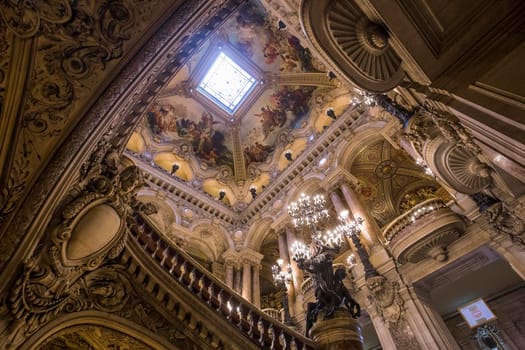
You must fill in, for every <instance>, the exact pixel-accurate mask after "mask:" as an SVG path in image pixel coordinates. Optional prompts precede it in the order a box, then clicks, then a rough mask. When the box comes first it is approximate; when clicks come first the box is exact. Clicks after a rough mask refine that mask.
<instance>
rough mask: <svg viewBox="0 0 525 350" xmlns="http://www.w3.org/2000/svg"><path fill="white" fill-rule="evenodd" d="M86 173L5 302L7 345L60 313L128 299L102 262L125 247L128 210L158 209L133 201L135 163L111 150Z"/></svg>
mask: <svg viewBox="0 0 525 350" xmlns="http://www.w3.org/2000/svg"><path fill="white" fill-rule="evenodd" d="M83 173H84V179H83V180H84V181H80V182H79V185H78V187H77V188H75V189H73V190H72V191H71V194H70V196H69V197H68V202H67V204H65V205H64V206H63V207H62V209H61V210H59V212H58V213H57V217H56V218H55V219H54V220H53V222H54V224H51V225H50V228H49V229H48V231H47V233H46V240H45V241H44V242H43V243H41V245H40V247H39V249H38V251H37V253H36V254H34V255H33V256H32V257H31V258H30V259H29V260H28V261H27V262H26V263H25V264H24V266H23V271H22V273H21V275H20V277H19V278H18V279H17V280H16V282H15V283H14V286H13V288H12V289H11V292H10V295H9V296H8V297H7V299H6V300H4V304H3V310H2V311H3V317H2V323H1V324H0V334H4V336H3V337H0V338H1V339H5V340H4V341H3V345H4V346H16V345H17V344H18V343H20V341H22V340H24V339H25V338H26V337H27V336H29V335H31V334H32V333H34V332H35V331H37V330H38V329H39V328H40V327H41V326H42V325H43V324H46V323H47V322H48V321H50V320H51V319H54V318H55V317H56V316H57V315H58V314H59V313H61V312H74V311H80V310H85V309H89V308H96V309H98V310H102V311H108V312H112V311H115V308H119V307H120V305H123V304H125V303H126V302H127V298H128V297H129V293H128V292H127V290H129V289H130V286H129V284H128V283H127V282H125V278H123V277H122V276H121V274H120V273H119V272H118V271H116V270H112V269H108V268H100V269H99V267H101V266H102V265H103V264H104V262H105V261H106V260H111V259H114V258H116V257H117V256H118V255H119V254H120V253H121V252H122V250H123V248H124V243H125V240H126V237H127V230H128V228H127V224H128V221H130V220H133V219H132V217H131V216H129V214H130V213H131V212H132V210H142V211H144V212H147V213H151V212H152V211H154V210H155V209H154V208H152V207H151V206H149V205H143V204H141V203H140V202H138V201H137V200H136V198H135V191H136V190H137V189H138V187H139V186H140V185H141V184H142V176H141V174H140V172H139V170H138V168H137V167H135V166H120V165H119V164H118V155H117V154H116V153H114V152H109V153H108V154H106V155H105V156H104V157H103V158H102V161H100V162H99V163H96V165H95V166H93V167H91V168H86V169H84V171H83ZM97 269H98V270H97ZM0 344H1V343H0Z"/></svg>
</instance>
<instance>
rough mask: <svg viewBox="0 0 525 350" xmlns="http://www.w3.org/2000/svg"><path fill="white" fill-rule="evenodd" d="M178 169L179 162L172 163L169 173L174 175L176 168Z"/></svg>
mask: <svg viewBox="0 0 525 350" xmlns="http://www.w3.org/2000/svg"><path fill="white" fill-rule="evenodd" d="M179 169H180V165H179V163H173V165H172V166H171V173H170V174H171V175H175V173H176V172H177V170H179Z"/></svg>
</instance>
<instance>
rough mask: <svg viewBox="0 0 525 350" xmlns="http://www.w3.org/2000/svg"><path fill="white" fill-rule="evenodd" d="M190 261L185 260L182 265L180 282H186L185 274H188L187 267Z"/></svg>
mask: <svg viewBox="0 0 525 350" xmlns="http://www.w3.org/2000/svg"><path fill="white" fill-rule="evenodd" d="M187 264H188V262H187V261H186V260H184V262H183V263H182V265H181V266H180V276H179V282H180V283H182V284H184V275H185V274H186V268H187Z"/></svg>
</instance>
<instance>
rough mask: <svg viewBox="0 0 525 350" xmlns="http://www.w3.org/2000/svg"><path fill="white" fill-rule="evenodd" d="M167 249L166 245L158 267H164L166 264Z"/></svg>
mask: <svg viewBox="0 0 525 350" xmlns="http://www.w3.org/2000/svg"><path fill="white" fill-rule="evenodd" d="M169 249H170V246H169V245H166V248H165V249H164V251H163V252H162V260H161V261H160V266H164V264H165V263H166V258H167V257H168V253H169Z"/></svg>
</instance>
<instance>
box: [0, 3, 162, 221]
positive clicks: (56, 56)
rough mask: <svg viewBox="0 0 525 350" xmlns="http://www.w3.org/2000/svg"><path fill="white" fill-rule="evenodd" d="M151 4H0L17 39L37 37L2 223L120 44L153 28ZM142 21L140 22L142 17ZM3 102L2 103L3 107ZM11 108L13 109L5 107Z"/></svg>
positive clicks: (4, 195) (114, 57) (116, 58)
mask: <svg viewBox="0 0 525 350" xmlns="http://www.w3.org/2000/svg"><path fill="white" fill-rule="evenodd" d="M155 11H158V9H156V8H155V6H154V4H153V3H152V4H150V5H148V6H144V5H143V4H142V5H140V6H137V4H135V3H134V2H132V1H118V2H111V3H99V4H97V5H96V6H94V7H93V6H90V5H89V4H87V3H84V2H83V1H80V2H75V3H74V4H73V5H72V7H71V5H70V4H69V2H67V1H61V0H56V1H53V2H52V3H49V2H46V3H45V4H44V3H42V4H40V3H39V4H38V5H29V3H25V2H24V3H18V4H14V3H12V2H9V1H8V2H4V3H2V15H3V17H4V19H5V22H6V23H7V26H8V28H9V29H11V30H12V31H13V32H14V33H15V35H17V36H19V37H21V38H29V37H33V36H34V37H35V38H34V40H35V41H36V45H35V49H34V54H35V57H34V64H33V67H32V68H29V67H28V68H27V69H32V73H31V75H30V76H29V78H30V79H31V82H30V84H29V86H28V89H29V93H28V97H27V98H26V100H25V101H24V102H25V106H24V107H23V112H22V113H23V117H22V118H20V123H21V129H20V132H19V133H20V134H19V135H20V136H19V137H18V138H17V140H18V142H17V143H16V144H15V145H13V153H14V154H15V158H14V160H13V161H12V162H11V164H10V165H11V171H10V177H9V180H8V181H7V185H6V187H5V188H4V189H3V191H2V193H1V194H0V196H1V198H0V204H1V207H0V223H2V222H4V221H5V220H6V216H7V215H9V213H10V212H12V211H13V210H14V209H15V207H16V202H17V201H18V200H19V199H20V198H21V196H22V195H23V194H24V189H25V188H26V185H27V184H28V183H29V182H30V181H31V179H32V177H33V176H34V174H35V172H36V170H37V168H38V167H39V166H40V165H41V164H42V161H43V160H44V159H46V156H47V155H48V154H49V153H50V152H51V151H52V149H53V148H54V147H55V146H56V144H57V142H58V141H59V139H60V138H59V136H60V135H61V134H62V131H63V130H67V129H68V127H70V126H71V124H72V123H73V124H74V123H75V121H76V120H75V117H76V116H77V115H79V114H82V112H81V111H82V109H83V108H85V105H86V97H87V96H90V95H93V92H94V89H95V87H96V86H98V85H100V84H101V83H102V81H103V80H104V78H103V76H104V75H105V74H107V72H108V69H111V68H115V66H116V64H117V62H118V61H119V60H120V59H121V58H122V57H123V55H124V53H125V47H126V48H127V49H129V47H127V46H125V42H126V41H129V40H130V39H131V38H136V37H139V34H140V33H141V32H142V31H143V30H144V29H145V27H146V25H145V24H147V21H149V20H151V18H152V17H155V16H156V15H154V13H155ZM144 16H145V17H144ZM6 102H7V101H6ZM9 102H11V103H15V101H9Z"/></svg>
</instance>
